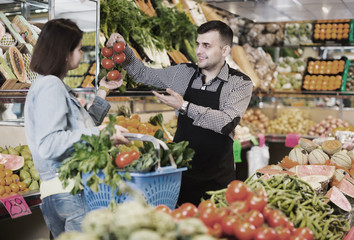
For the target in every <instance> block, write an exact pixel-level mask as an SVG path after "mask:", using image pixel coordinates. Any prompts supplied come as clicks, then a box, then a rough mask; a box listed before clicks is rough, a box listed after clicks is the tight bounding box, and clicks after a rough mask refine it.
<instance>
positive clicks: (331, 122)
mask: <svg viewBox="0 0 354 240" xmlns="http://www.w3.org/2000/svg"><path fill="white" fill-rule="evenodd" d="M348 126H349V123H348V122H347V121H343V120H342V119H340V118H335V117H333V116H331V115H329V116H327V117H326V118H325V119H323V120H322V121H321V122H319V123H316V124H314V125H313V126H311V127H310V129H309V131H308V132H307V134H308V135H309V136H320V135H323V134H324V135H328V134H330V133H333V131H334V130H335V129H336V128H340V127H348Z"/></svg>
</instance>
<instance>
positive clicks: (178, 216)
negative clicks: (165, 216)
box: [171, 209, 184, 220]
mask: <svg viewBox="0 0 354 240" xmlns="http://www.w3.org/2000/svg"><path fill="white" fill-rule="evenodd" d="M171 216H172V218H173V219H174V220H179V219H183V218H184V217H183V215H182V213H181V211H179V210H178V209H175V210H173V211H172V212H171Z"/></svg>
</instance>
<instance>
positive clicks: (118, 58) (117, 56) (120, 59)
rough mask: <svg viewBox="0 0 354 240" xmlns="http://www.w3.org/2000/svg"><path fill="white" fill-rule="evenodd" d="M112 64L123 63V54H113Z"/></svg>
mask: <svg viewBox="0 0 354 240" xmlns="http://www.w3.org/2000/svg"><path fill="white" fill-rule="evenodd" d="M113 59H114V62H115V63H117V64H121V63H122V62H124V61H125V59H126V57H125V54H124V53H119V54H114V56H113Z"/></svg>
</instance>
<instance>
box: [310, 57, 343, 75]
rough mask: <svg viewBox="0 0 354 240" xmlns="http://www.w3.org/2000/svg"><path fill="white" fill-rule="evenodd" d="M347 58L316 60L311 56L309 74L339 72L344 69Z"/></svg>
mask: <svg viewBox="0 0 354 240" xmlns="http://www.w3.org/2000/svg"><path fill="white" fill-rule="evenodd" d="M345 64H346V58H342V59H339V60H324V59H320V60H315V59H312V58H309V60H308V63H307V72H308V73H309V74H338V73H342V72H343V71H344V68H345Z"/></svg>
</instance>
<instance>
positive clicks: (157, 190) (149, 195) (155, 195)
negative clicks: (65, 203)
mask: <svg viewBox="0 0 354 240" xmlns="http://www.w3.org/2000/svg"><path fill="white" fill-rule="evenodd" d="M185 170H187V168H178V169H174V168H173V167H171V166H169V167H162V168H161V171H160V172H159V171H157V170H156V171H155V172H148V173H130V176H131V180H129V181H126V182H127V183H128V185H129V186H130V187H132V188H133V189H134V190H137V191H140V192H141V193H142V194H143V195H144V197H145V199H146V201H147V203H148V204H151V205H154V206H157V205H160V204H164V205H166V206H168V207H169V208H170V209H175V207H176V204H177V199H178V195H179V191H180V187H181V179H182V171H185ZM91 175H92V173H83V174H82V181H83V184H84V195H85V199H86V202H87V204H88V207H89V209H90V210H95V209H99V208H106V207H108V205H109V203H110V201H111V197H112V194H113V195H114V196H113V197H114V199H115V201H116V202H117V203H122V202H125V201H130V200H131V197H130V196H129V195H127V194H121V195H117V194H116V192H113V190H112V188H111V187H110V186H108V185H106V184H99V186H98V189H99V190H98V192H97V193H95V192H94V191H92V190H91V188H90V187H89V186H87V184H86V183H87V179H88V178H89V177H90V176H91ZM97 176H98V177H100V178H101V179H104V173H102V172H100V173H98V174H97Z"/></svg>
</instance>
